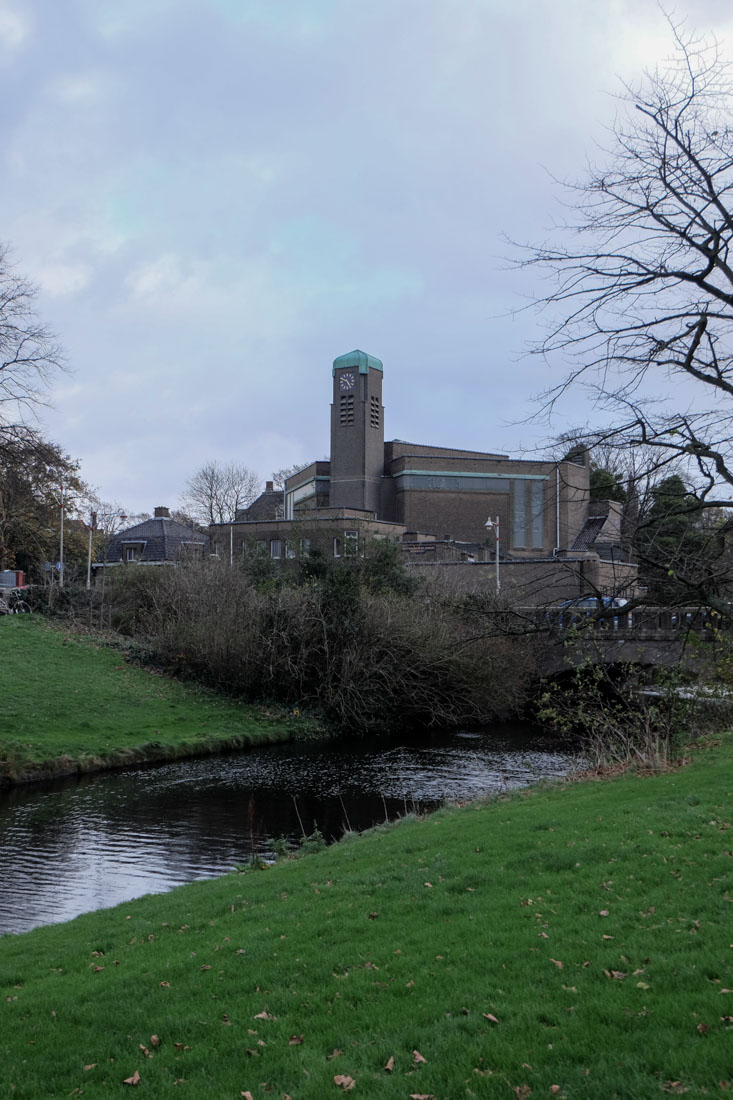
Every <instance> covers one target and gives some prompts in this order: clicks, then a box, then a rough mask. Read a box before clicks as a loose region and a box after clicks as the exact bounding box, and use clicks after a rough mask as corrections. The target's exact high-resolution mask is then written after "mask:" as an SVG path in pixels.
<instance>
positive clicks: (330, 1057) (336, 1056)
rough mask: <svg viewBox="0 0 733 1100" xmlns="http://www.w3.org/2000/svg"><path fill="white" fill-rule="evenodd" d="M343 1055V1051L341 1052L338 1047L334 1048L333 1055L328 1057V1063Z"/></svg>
mask: <svg viewBox="0 0 733 1100" xmlns="http://www.w3.org/2000/svg"><path fill="white" fill-rule="evenodd" d="M343 1053H344V1052H343V1050H339V1048H338V1047H334V1048H333V1050H332V1051H331V1053H330V1054H327V1055H326V1061H327V1062H330V1061H331V1060H332V1059H333V1058H339V1057H340V1056H341V1055H342V1054H343Z"/></svg>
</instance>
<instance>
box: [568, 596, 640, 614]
mask: <svg viewBox="0 0 733 1100" xmlns="http://www.w3.org/2000/svg"><path fill="white" fill-rule="evenodd" d="M628 602H629V601H628V600H625V599H623V598H622V597H621V596H576V597H575V598H574V599H572V600H563V602H562V603H560V604H558V605H557V606H558V607H559V608H568V607H578V608H581V609H586V608H587V609H588V610H589V611H599V610H600V609H601V608H604V607H626V604H627V603H628Z"/></svg>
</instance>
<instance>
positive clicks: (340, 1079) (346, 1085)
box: [333, 1073, 356, 1092]
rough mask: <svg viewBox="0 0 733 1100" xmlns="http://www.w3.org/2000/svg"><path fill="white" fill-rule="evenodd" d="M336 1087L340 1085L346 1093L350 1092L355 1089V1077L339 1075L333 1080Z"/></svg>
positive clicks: (345, 1074) (344, 1074) (346, 1074)
mask: <svg viewBox="0 0 733 1100" xmlns="http://www.w3.org/2000/svg"><path fill="white" fill-rule="evenodd" d="M333 1083H334V1085H338V1086H339V1088H342V1089H343V1090H344V1092H348V1091H349V1089H353V1087H354V1085H355V1084H356V1081H355V1080H354V1078H353V1077H349V1075H348V1073H337V1074H336V1076H335V1077H334V1079H333Z"/></svg>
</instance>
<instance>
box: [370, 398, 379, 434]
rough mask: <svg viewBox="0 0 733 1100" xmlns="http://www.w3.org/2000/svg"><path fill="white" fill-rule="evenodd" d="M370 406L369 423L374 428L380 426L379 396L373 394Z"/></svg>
mask: <svg viewBox="0 0 733 1100" xmlns="http://www.w3.org/2000/svg"><path fill="white" fill-rule="evenodd" d="M370 401H371V404H370V407H369V423H370V424H371V426H372V427H373V428H378V427H379V398H378V397H374V395H372V397H371V399H370Z"/></svg>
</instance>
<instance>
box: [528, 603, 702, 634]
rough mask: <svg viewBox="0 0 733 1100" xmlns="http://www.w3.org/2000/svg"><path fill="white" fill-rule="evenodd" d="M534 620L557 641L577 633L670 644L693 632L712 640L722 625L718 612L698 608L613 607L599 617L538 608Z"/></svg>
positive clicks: (570, 609) (584, 612) (564, 609)
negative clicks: (669, 642) (586, 631)
mask: <svg viewBox="0 0 733 1100" xmlns="http://www.w3.org/2000/svg"><path fill="white" fill-rule="evenodd" d="M532 618H533V621H534V624H535V626H536V627H537V629H543V628H544V629H548V628H549V631H550V633H551V635H554V636H555V637H558V638H561V637H564V636H566V635H567V634H569V633H570V632H571V631H578V630H589V631H591V632H593V634H596V633H607V634H613V635H615V636H617V637H634V638H637V639H639V640H645V639H649V640H652V639H653V640H660V641H664V640H670V641H671V640H674V639H676V638H679V637H680V636H682V635H686V634H688V633H690V632H691V631H694V632H695V633H696V634H698V635H699V636H700V637H703V638H711V637H713V635H714V634H715V631H716V626H719V624H720V619H719V617H718V616H716V613H715V612H711V611H708V610H704V609H701V608H699V607H635V608H633V609H631V610H629V611H626V609H625V608H623V607H613V608H604V609H603V611H602V612H600V614H599V612H598V611H595V610H593V609H591V608H585V607H583V608H578V607H555V608H547V609H541V608H535V609H534V613H533V615H532Z"/></svg>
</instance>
